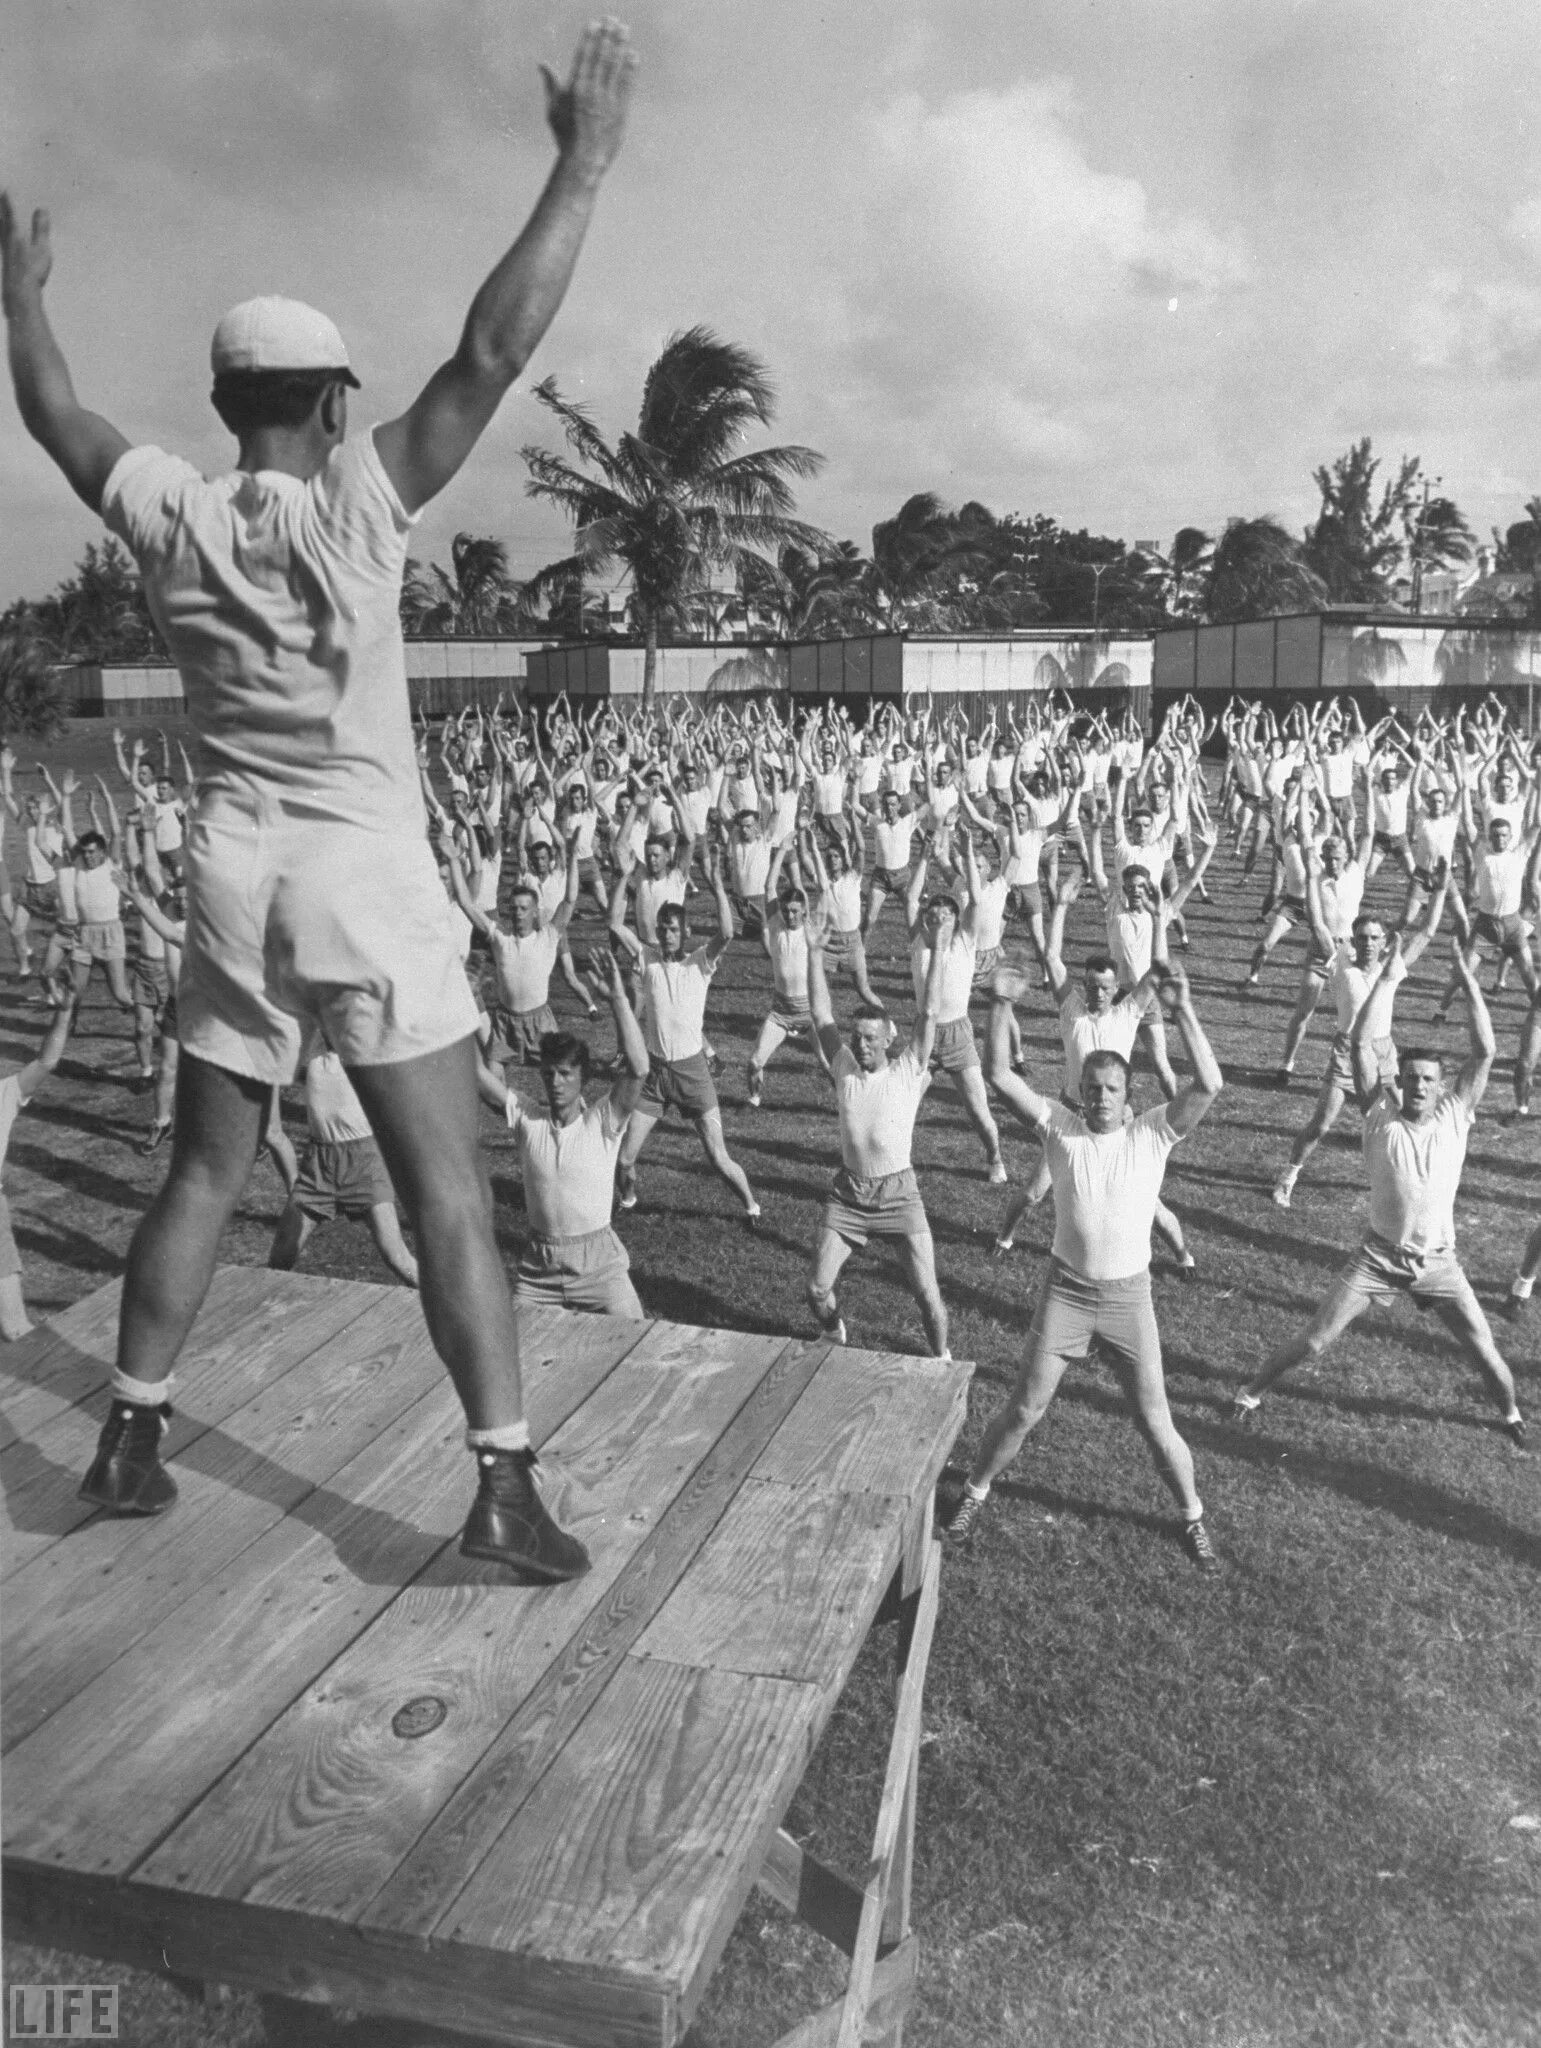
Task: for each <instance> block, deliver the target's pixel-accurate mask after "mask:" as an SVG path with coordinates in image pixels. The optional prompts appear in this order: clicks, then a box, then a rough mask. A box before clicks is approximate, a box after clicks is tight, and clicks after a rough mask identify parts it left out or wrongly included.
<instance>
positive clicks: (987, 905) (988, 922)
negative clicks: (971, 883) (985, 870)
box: [974, 875, 1011, 953]
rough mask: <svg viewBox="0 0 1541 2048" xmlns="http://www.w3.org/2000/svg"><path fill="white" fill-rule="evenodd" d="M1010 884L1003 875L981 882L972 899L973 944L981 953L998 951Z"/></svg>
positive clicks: (1004, 928)
mask: <svg viewBox="0 0 1541 2048" xmlns="http://www.w3.org/2000/svg"><path fill="white" fill-rule="evenodd" d="M1010 893H1011V884H1010V882H1009V881H1007V879H1006V877H1005V876H1004V875H992V876H991V877H990V879H989V880H988V881H984V882H981V883H980V885H979V894H978V895H977V896H976V897H975V898H974V944H975V946H976V947H977V948H978V949H979V951H980V952H981V953H993V952H996V951H998V949H999V947H1000V943H1001V940H1002V938H1003V937H1004V936H1005V932H1006V898H1007V897H1008V896H1009V895H1010Z"/></svg>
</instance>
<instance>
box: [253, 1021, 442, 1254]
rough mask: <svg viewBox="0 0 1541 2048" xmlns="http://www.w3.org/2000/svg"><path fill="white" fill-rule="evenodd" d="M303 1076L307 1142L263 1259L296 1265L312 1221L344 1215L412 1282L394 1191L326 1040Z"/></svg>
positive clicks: (361, 1110)
mask: <svg viewBox="0 0 1541 2048" xmlns="http://www.w3.org/2000/svg"><path fill="white" fill-rule="evenodd" d="M304 1079H305V1121H306V1123H307V1124H308V1125H309V1127H310V1143H309V1145H308V1146H307V1147H306V1150H305V1156H304V1158H303V1159H302V1160H301V1162H300V1171H299V1175H298V1178H297V1179H296V1180H295V1183H294V1186H293V1187H292V1188H291V1189H290V1191H289V1199H288V1201H287V1202H286V1203H285V1205H284V1213H283V1215H282V1216H280V1217H279V1219H278V1228H277V1230H276V1231H275V1232H274V1233H273V1243H272V1246H271V1248H270V1250H269V1252H268V1264H269V1265H270V1266H272V1267H273V1268H274V1269H275V1270H276V1271H278V1272H281V1273H291V1272H293V1270H294V1268H295V1267H296V1266H297V1265H298V1264H299V1262H300V1254H301V1253H302V1252H303V1251H304V1249H305V1247H306V1245H308V1244H309V1242H310V1240H311V1238H312V1237H313V1236H314V1234H315V1230H316V1226H317V1224H320V1223H331V1222H333V1221H334V1220H335V1219H336V1218H337V1217H339V1216H343V1217H348V1218H351V1219H353V1220H354V1221H356V1222H360V1223H367V1224H368V1226H369V1234H370V1236H371V1237H372V1238H373V1239H374V1241H375V1249H376V1251H378V1252H379V1254H380V1256H381V1258H382V1259H384V1261H385V1263H386V1264H387V1265H388V1266H389V1267H390V1269H391V1271H392V1272H393V1273H394V1274H395V1275H396V1277H397V1279H398V1280H405V1282H406V1283H407V1285H408V1286H409V1287H415V1286H416V1285H417V1260H416V1259H415V1258H413V1256H412V1254H411V1252H410V1251H409V1250H408V1249H407V1245H406V1241H405V1239H404V1238H403V1237H402V1234H401V1218H400V1217H399V1216H398V1215H397V1213H396V1190H395V1188H394V1187H392V1185H391V1177H390V1175H389V1173H387V1172H386V1170H385V1161H384V1160H383V1159H382V1158H381V1156H380V1148H379V1146H378V1145H377V1144H376V1143H375V1140H374V1133H373V1132H372V1131H371V1130H370V1128H369V1119H368V1117H367V1116H365V1114H364V1105H363V1104H362V1103H361V1102H360V1101H359V1099H358V1096H357V1094H356V1093H355V1092H354V1088H353V1084H352V1082H351V1081H350V1080H349V1079H348V1076H347V1073H346V1071H345V1070H344V1068H343V1064H342V1061H341V1060H340V1059H339V1058H338V1057H337V1055H336V1053H334V1052H333V1051H332V1050H331V1048H330V1047H329V1046H325V1045H321V1046H318V1047H317V1048H316V1050H315V1051H314V1052H313V1053H312V1054H311V1056H310V1058H309V1059H308V1060H307V1061H306V1062H305V1076H304Z"/></svg>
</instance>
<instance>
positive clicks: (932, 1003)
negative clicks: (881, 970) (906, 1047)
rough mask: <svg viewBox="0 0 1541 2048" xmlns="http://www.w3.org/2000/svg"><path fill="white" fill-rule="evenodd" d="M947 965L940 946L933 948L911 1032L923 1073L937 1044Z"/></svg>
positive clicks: (913, 1045) (945, 956)
mask: <svg viewBox="0 0 1541 2048" xmlns="http://www.w3.org/2000/svg"><path fill="white" fill-rule="evenodd" d="M946 964H947V955H946V953H945V952H944V951H943V950H942V948H941V947H940V946H933V947H932V948H931V964H930V966H929V967H928V968H927V969H926V985H925V987H924V988H923V989H922V990H921V994H920V1008H919V1009H918V1010H917V1011H916V1012H915V1023H914V1026H913V1028H912V1029H911V1032H910V1051H911V1052H912V1053H913V1054H914V1055H915V1063H916V1065H917V1066H918V1067H920V1068H921V1069H922V1071H924V1069H925V1068H927V1067H929V1066H930V1064H931V1053H932V1049H933V1047H934V1046H935V1044H936V1012H937V1006H938V1004H939V1003H940V1002H941V1000H942V974H943V970H944V969H945V967H946Z"/></svg>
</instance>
